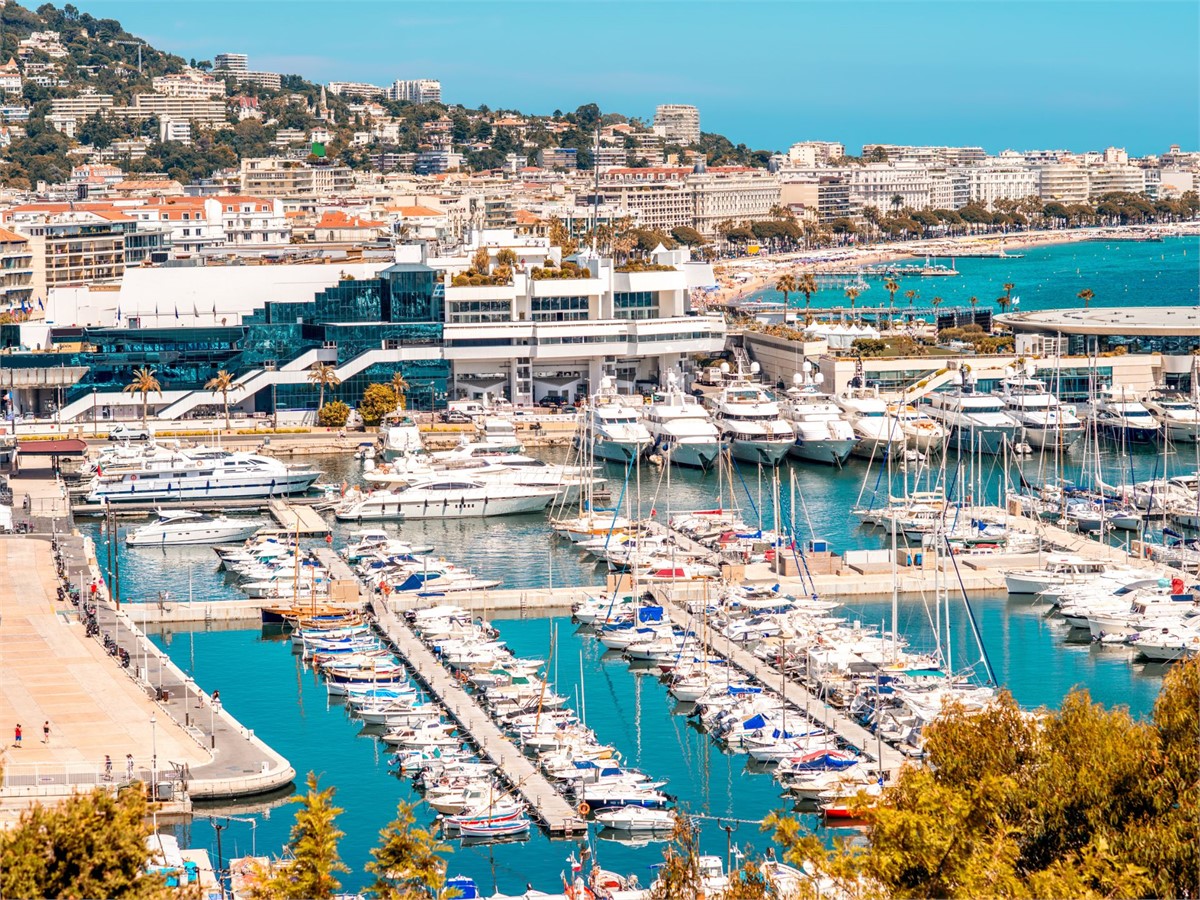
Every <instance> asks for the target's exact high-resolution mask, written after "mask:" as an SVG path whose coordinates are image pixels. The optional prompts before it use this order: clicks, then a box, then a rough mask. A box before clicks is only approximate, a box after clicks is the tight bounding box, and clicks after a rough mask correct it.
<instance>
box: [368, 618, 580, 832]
mask: <svg viewBox="0 0 1200 900" xmlns="http://www.w3.org/2000/svg"><path fill="white" fill-rule="evenodd" d="M372 607H373V610H374V613H375V624H376V627H377V628H378V629H379V630H380V632H381V633H382V634H383V635H384V637H386V638H387V640H388V641H389V643H390V644H391V645H392V648H393V649H394V650H395V652H396V654H397V655H398V656H399V657H400V658H401V659H402V660H403V661H404V664H405V665H406V666H407V667H408V669H409V671H410V672H411V673H412V675H413V677H414V678H415V679H416V680H417V681H419V682H420V683H421V685H422V686H423V687H424V688H425V690H426V691H428V692H429V694H430V695H431V696H432V697H433V698H434V699H436V700H437V702H438V703H439V704H440V705H441V707H442V708H443V709H444V710H445V711H446V713H447V714H448V715H449V716H450V717H451V718H452V719H454V721H455V722H456V723H457V724H458V726H459V728H460V729H461V730H462V731H463V732H464V734H466V736H467V737H468V739H469V740H470V742H471V743H472V744H474V745H475V746H476V747H477V748H478V749H479V753H480V755H481V756H482V757H483V758H484V759H486V760H488V761H489V762H491V763H492V764H493V765H495V766H496V768H497V771H498V772H499V773H500V775H501V776H502V777H503V779H504V781H505V782H506V783H507V784H508V785H509V786H510V787H511V788H512V789H513V790H514V791H515V792H516V793H518V794H519V795H520V796H521V797H522V799H524V801H525V802H526V803H527V804H528V806H529V810H530V813H531V814H532V816H533V817H534V819H535V820H536V821H537V822H538V823H539V824H540V825H541V826H542V827H543V828H545V829H546V831H547V832H549V833H550V834H551V835H552V836H568V837H569V836H573V835H584V834H586V833H587V828H588V825H587V822H586V821H584V820H583V818H582V817H581V816H579V814H578V812H577V811H576V809H575V808H574V807H573V806H571V804H570V803H568V802H567V800H566V798H564V797H563V796H562V794H560V793H559V792H558V791H556V790H555V789H554V787H553V785H551V784H550V782H549V780H547V778H546V777H545V776H544V775H543V774H542V773H541V771H539V770H538V768H537V766H535V765H534V764H533V762H532V761H531V760H530V759H529V758H528V757H527V756H525V754H524V753H522V752H521V751H520V750H519V749H518V748H517V746H516V745H515V744H514V743H513V742H512V741H511V740H509V739H508V737H507V736H506V735H505V734H504V733H503V732H502V731H501V730H500V729H499V727H498V726H497V725H496V723H495V722H493V721H492V719H491V717H490V716H488V714H487V713H486V712H485V711H484V710H483V709H482V708H481V707H480V706H479V704H478V703H476V702H475V699H474V698H473V697H471V696H470V695H468V694H467V692H466V691H464V690H463V689H462V687H461V686H460V685H459V683H458V682H457V681H455V679H454V677H453V676H452V675H451V674H450V673H449V672H448V671H447V670H446V667H445V666H443V665H442V664H441V663H440V662H439V661H438V660H437V658H436V657H435V656H434V655H433V653H432V651H430V650H429V648H428V647H426V646H425V645H424V644H423V643H422V642H421V640H420V639H419V638H418V637H417V636H416V634H414V633H413V630H412V629H411V628H409V627H408V624H407V623H406V622H405V621H404V619H403V617H402V616H401V615H399V614H397V613H396V612H395V611H394V610H392V609H391V608H389V606H388V604H386V603H375V604H372Z"/></svg>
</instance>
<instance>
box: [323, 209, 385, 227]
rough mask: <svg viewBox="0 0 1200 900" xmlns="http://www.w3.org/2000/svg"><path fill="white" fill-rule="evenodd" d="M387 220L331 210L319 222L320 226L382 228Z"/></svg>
mask: <svg viewBox="0 0 1200 900" xmlns="http://www.w3.org/2000/svg"><path fill="white" fill-rule="evenodd" d="M386 224H387V223H386V222H375V221H373V220H371V219H364V218H362V217H361V216H348V215H346V214H345V213H344V212H342V211H341V210H336V209H335V210H330V211H329V212H326V213H324V214H323V215H322V216H321V218H320V221H318V222H317V227H318V228H380V227H382V226H384V225H386Z"/></svg>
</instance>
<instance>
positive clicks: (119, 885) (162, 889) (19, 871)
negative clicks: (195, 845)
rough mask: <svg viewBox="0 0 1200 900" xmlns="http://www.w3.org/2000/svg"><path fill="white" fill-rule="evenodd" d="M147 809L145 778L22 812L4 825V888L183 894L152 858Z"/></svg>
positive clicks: (26, 893) (43, 892) (42, 892)
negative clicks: (153, 866) (152, 865)
mask: <svg viewBox="0 0 1200 900" xmlns="http://www.w3.org/2000/svg"><path fill="white" fill-rule="evenodd" d="M148 815H149V812H148V809H147V803H146V798H145V794H144V792H143V791H142V790H141V789H140V786H137V785H135V786H134V788H132V789H128V790H124V791H122V792H121V793H120V795H118V796H114V795H113V794H112V793H110V792H109V791H105V790H95V791H92V792H91V793H88V794H75V795H72V796H71V797H70V798H69V799H67V800H66V801H65V802H63V803H61V804H59V805H57V806H54V807H45V806H42V805H41V804H36V805H34V806H33V807H31V808H30V809H27V810H25V811H24V812H22V813H21V817H20V819H18V821H17V823H16V825H15V826H14V827H13V828H10V829H7V830H5V831H0V896H4V897H120V898H128V900H158V898H168V897H178V896H179V895H178V893H177V892H176V891H175V890H174V889H170V888H167V887H166V882H165V881H164V880H163V879H162V878H161V877H160V876H157V875H149V874H147V873H146V872H145V871H144V869H145V865H146V838H147V837H148V836H149V833H150V830H149V828H148V827H147V826H146V816H148Z"/></svg>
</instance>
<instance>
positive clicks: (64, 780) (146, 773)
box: [0, 756, 186, 796]
mask: <svg viewBox="0 0 1200 900" xmlns="http://www.w3.org/2000/svg"><path fill="white" fill-rule="evenodd" d="M185 774H186V772H185V769H184V767H182V766H176V765H175V764H173V763H171V762H169V761H167V760H160V761H159V762H158V764H157V765H156V764H155V761H154V760H152V759H138V758H135V759H134V761H133V768H132V777H131V773H130V769H129V766H128V764H127V761H126V760H125V759H124V758H123V757H122V758H118V757H115V756H114V757H113V760H112V767H111V768H109V767H106V766H105V764H104V761H103V760H100V761H98V762H96V763H8V764H6V765H5V766H4V780H3V782H2V784H0V787H2V789H3V792H4V793H6V794H10V795H25V796H30V795H52V794H64V793H70V792H72V791H74V790H90V789H92V788H97V787H106V788H113V789H116V788H118V787H120V786H122V785H125V784H128V783H129V782H130V781H142V782H145V783H147V784H149V783H151V782H152V781H154V780H155V779H157V780H158V781H160V782H163V781H171V782H181V781H183V780H184V776H185Z"/></svg>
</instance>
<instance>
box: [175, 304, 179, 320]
mask: <svg viewBox="0 0 1200 900" xmlns="http://www.w3.org/2000/svg"><path fill="white" fill-rule="evenodd" d="M175 318H176V319H178V318H179V304H178V303H176V304H175Z"/></svg>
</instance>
